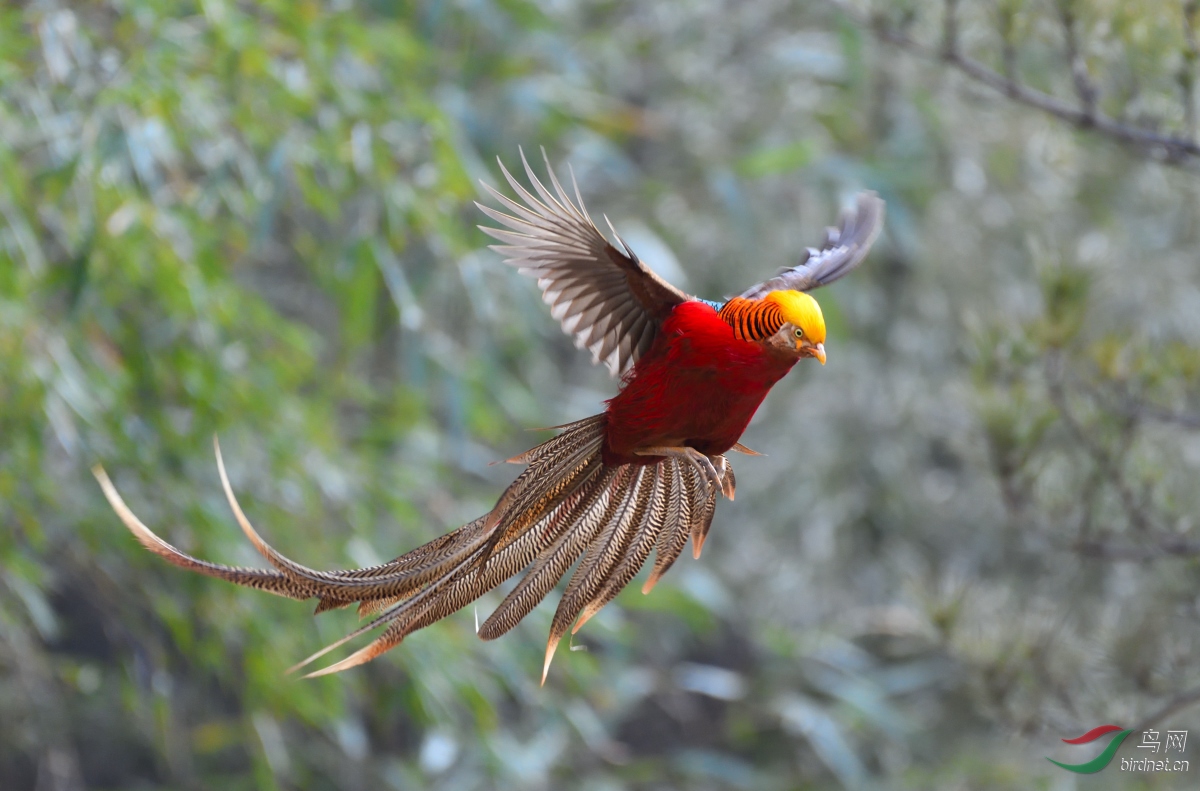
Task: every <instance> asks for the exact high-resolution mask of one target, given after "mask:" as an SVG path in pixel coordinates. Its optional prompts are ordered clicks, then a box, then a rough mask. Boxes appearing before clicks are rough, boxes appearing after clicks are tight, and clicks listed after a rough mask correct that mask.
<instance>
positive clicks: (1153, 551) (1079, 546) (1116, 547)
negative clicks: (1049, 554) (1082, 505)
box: [1071, 536, 1200, 562]
mask: <svg viewBox="0 0 1200 791" xmlns="http://www.w3.org/2000/svg"><path fill="white" fill-rule="evenodd" d="M1071 548H1072V549H1073V550H1075V551H1076V552H1078V553H1079V554H1080V555H1082V556H1084V557H1087V558H1096V559H1097V560H1127V561H1133V562H1145V561H1148V560H1159V559H1161V558H1165V557H1177V558H1190V557H1195V556H1197V555H1200V541H1188V540H1187V539H1185V538H1182V537H1180V536H1163V537H1162V538H1161V539H1159V540H1158V541H1153V542H1150V543H1144V544H1136V545H1135V544H1118V543H1114V542H1110V541H1100V540H1087V541H1077V542H1075V543H1074V544H1072V545H1071Z"/></svg>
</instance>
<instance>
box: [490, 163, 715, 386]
mask: <svg viewBox="0 0 1200 791" xmlns="http://www.w3.org/2000/svg"><path fill="white" fill-rule="evenodd" d="M542 158H543V159H545V160H546V171H547V173H548V174H549V176H550V184H551V185H552V186H553V187H554V193H553V194H551V192H550V190H548V189H546V187H545V186H544V185H543V184H542V182H541V181H539V180H538V178H537V176H535V175H534V173H533V169H532V168H530V167H529V162H528V161H527V160H526V159H525V152H524V151H522V152H521V163H522V164H523V165H524V166H525V175H526V176H527V177H528V178H529V183H530V184H531V185H533V188H534V190H536V191H537V196H540V200H539V197H537V196H534V195H533V194H531V193H530V192H529V191H528V190H527V189H525V188H524V187H522V186H521V184H520V183H519V182H518V181H517V180H516V179H515V178H513V176H512V174H511V173H509V172H508V169H507V168H505V167H504V163H503V162H501V163H500V170H501V171H502V172H503V173H504V178H506V179H507V180H508V183H509V185H510V186H511V187H512V188H513V191H514V192H516V194H517V196H518V197H519V198H520V199H521V201H522V202H523V203H518V202H517V201H515V200H512V199H511V198H508V197H506V196H505V195H503V194H501V193H500V192H499V191H497V190H496V189H494V188H492V187H491V186H490V185H488V184H484V185H483V187H484V189H486V190H487V191H488V192H489V193H490V194H491V195H492V197H494V198H495V199H496V200H498V201H499V202H500V203H501V204H502V205H503V206H504V208H506V209H507V210H508V211H509V212H511V213H510V214H505V213H504V212H502V211H498V210H496V209H493V208H490V207H488V206H484V205H482V204H478V203H477V204H476V205H477V206H479V209H480V210H481V211H482V212H483V213H484V214H486V215H487V216H488V217H490V218H492V219H493V220H495V221H496V222H498V223H500V225H502V226H504V227H503V228H489V227H486V226H482V225H481V226H479V228H480V230H482V231H483V232H484V233H486V234H488V235H489V236H491V237H492V238H494V239H497V240H499V241H500V242H503V244H498V245H493V246H492V249H493V250H495V251H497V252H498V253H501V254H502V255H504V256H505V262H506V263H509V264H512V265H513V266H515V267H517V268H518V270H519V271H520V272H521V274H524V275H531V276H533V277H536V278H537V282H538V288H540V289H541V290H542V299H543V300H545V302H546V304H547V305H549V306H550V314H551V315H552V316H554V318H556V319H558V320H559V321H560V322H562V328H563V331H564V332H566V333H567V334H568V335H573V336H575V345H576V346H578V347H579V348H585V347H586V348H587V349H588V350H589V351H591V353H592V358H593V360H594V361H595V362H603V363H604V364H605V365H607V366H608V370H609V371H610V372H611V373H612V374H613V375H614V376H619V375H621V374H624V373H625V372H626V371H627V370H629V368H630V367H631V366H632V365H633V363H634V362H635V361H636V360H637V359H638V357H640V356H641V355H642V354H644V353H645V352H646V350H648V349H649V348H650V344H651V343H653V342H654V337H655V336H656V335H657V334H658V328H659V326H660V325H661V324H662V322H663V319H665V318H666V317H667V316H668V315H669V314H670V313H671V310H672V309H673V308H674V307H675V306H676V305H678V304H679V303H681V302H684V301H686V300H688V299H691V297H689V296H688V295H687V294H685V293H683V292H682V291H680V290H679V289H677V288H675V287H674V286H672V285H671V284H670V283H668V282H667V281H665V280H663V279H662V278H660V277H659V276H658V275H656V274H654V273H653V272H652V271H650V269H649V267H647V266H646V265H645V264H643V263H642V262H641V261H640V260H638V257H637V255H636V254H634V252H633V250H631V249H629V245H627V244H625V241H624V240H623V239H621V237H620V236H619V235H617V232H616V230H615V229H613V227H612V223H609V226H608V227H609V228H610V229H611V230H612V232H613V236H614V237H616V240H617V243H618V244H620V245H621V249H620V250H618V249H617V248H616V247H614V246H613V245H612V244H611V243H609V241H608V240H607V239H605V238H604V235H603V234H601V233H600V230H599V229H598V228H596V225H595V223H593V222H592V220H591V218H590V217H588V214H587V209H586V208H585V207H584V205H583V198H582V197H581V196H580V194H579V185H578V184H575V179H574V176H573V175H572V178H571V184H572V186H573V187H574V190H575V201H574V202H572V201H571V199H570V198H569V197H568V196H567V193H566V191H565V190H564V189H563V188H562V185H561V184H559V182H558V178H557V177H556V176H555V175H554V171H553V170H552V169H551V168H550V160H549V159H548V158H547V157H546V152H545V150H543V151H542ZM607 220H608V218H607V217H606V218H605V221H606V222H607Z"/></svg>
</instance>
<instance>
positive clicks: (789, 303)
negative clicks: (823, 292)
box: [763, 291, 825, 365]
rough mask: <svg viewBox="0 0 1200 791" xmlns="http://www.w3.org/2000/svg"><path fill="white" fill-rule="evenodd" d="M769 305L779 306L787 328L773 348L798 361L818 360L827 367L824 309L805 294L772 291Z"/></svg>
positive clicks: (776, 336)
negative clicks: (809, 358)
mask: <svg viewBox="0 0 1200 791" xmlns="http://www.w3.org/2000/svg"><path fill="white" fill-rule="evenodd" d="M763 300H764V301H765V302H773V303H774V304H776V305H778V306H779V312H780V314H781V315H782V316H783V326H782V327H780V328H779V331H778V332H776V333H775V334H774V335H773V336H772V337H771V338H770V339H769V341H768V342H769V344H770V345H771V346H773V347H775V348H777V349H779V350H781V351H784V352H786V353H788V354H792V355H795V356H797V357H815V358H817V359H818V360H820V361H821V365H824V364H825V317H824V316H823V315H822V314H821V306H820V305H818V304H817V301H816V300H815V299H813V298H812V297H810V296H809V295H808V294H805V293H804V292H803V291H772V292H770V293H769V294H767V295H766V296H765V297H763Z"/></svg>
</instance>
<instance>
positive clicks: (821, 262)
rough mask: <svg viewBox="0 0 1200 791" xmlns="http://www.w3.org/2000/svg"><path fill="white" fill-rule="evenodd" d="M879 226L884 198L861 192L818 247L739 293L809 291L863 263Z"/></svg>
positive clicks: (759, 294)
mask: <svg viewBox="0 0 1200 791" xmlns="http://www.w3.org/2000/svg"><path fill="white" fill-rule="evenodd" d="M882 228H883V199H882V198H880V197H879V196H878V195H876V194H875V193H874V192H860V193H858V197H857V198H856V199H855V201H854V208H852V209H847V210H846V211H844V212H842V218H841V221H840V222H839V223H838V227H836V228H827V229H825V243H824V244H823V245H821V247H820V249H813V248H811V247H810V248H809V249H808V250H806V251H805V253H804V258H802V259H801V260H800V263H799V264H797V265H796V266H793V267H791V268H790V269H785V270H783V271H782V272H780V273H779V274H778V275H776V276H775V277H773V278H771V279H770V280H765V281H763V282H762V283H759V284H758V285H757V286H752V287H751V288H748V289H746V290H745V291H743V292H742V294H741V296H743V297H745V298H746V299H760V298H762V297H763V296H765V295H766V294H767V293H769V292H771V291H784V290H788V289H792V290H794V291H812V290H813V289H814V288H818V287H820V286H825V285H829V284H830V283H832V282H833V281H835V280H837V279H838V278H839V277H842V276H843V275H845V274H847V273H848V272H850V270H852V269H854V268H855V267H856V266H858V265H859V264H860V263H862V260H863V259H864V258H866V257H867V253H868V252H869V251H870V249H871V245H872V244H874V242H875V237H877V236H879V231H880V229H882Z"/></svg>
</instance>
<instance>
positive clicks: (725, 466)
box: [717, 456, 737, 502]
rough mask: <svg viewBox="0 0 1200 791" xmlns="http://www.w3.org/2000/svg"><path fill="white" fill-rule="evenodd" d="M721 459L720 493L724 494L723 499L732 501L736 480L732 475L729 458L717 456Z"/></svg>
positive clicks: (735, 490)
mask: <svg viewBox="0 0 1200 791" xmlns="http://www.w3.org/2000/svg"><path fill="white" fill-rule="evenodd" d="M717 458H718V459H720V460H721V494H723V495H725V499H727V500H729V501H730V502H732V501H733V495H734V494H735V493H736V492H737V482H736V481H735V480H734V477H733V467H732V465H730V463H729V460H728V459H726V458H725V457H724V456H717Z"/></svg>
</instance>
